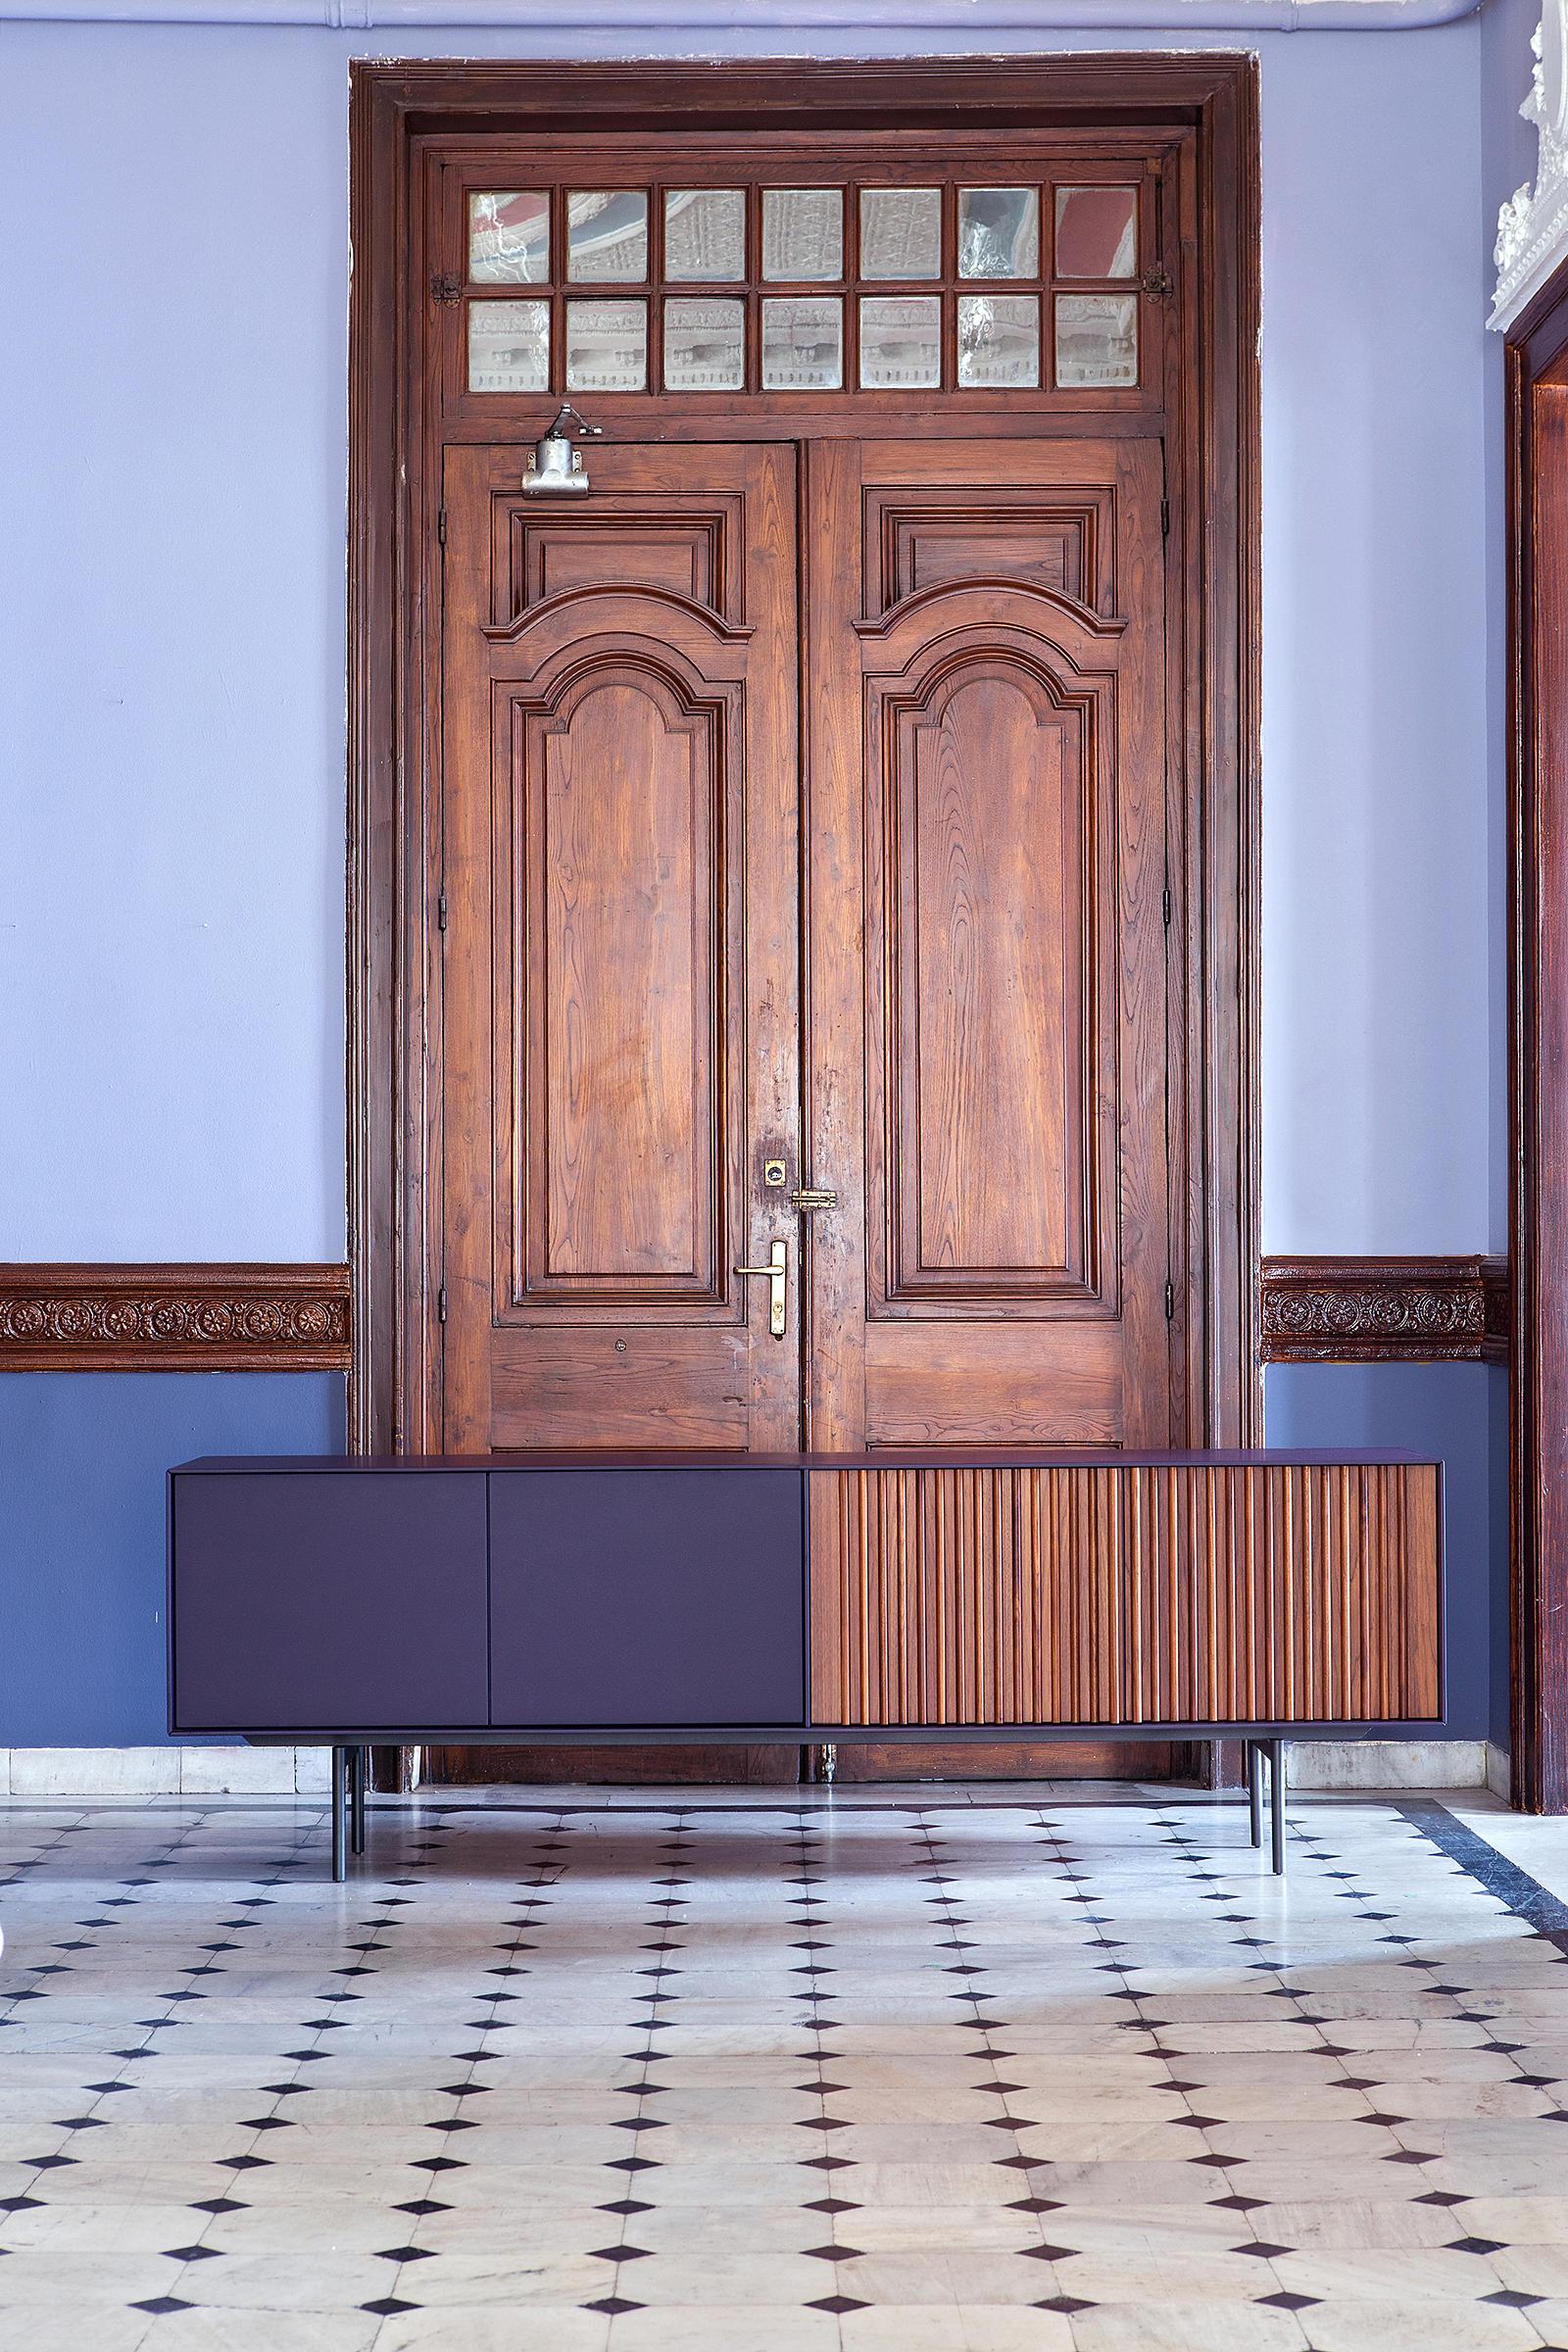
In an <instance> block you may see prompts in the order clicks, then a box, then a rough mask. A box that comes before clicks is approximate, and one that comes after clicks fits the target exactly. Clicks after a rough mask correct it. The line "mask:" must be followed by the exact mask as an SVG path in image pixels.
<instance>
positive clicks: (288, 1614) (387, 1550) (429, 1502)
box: [172, 1470, 489, 1732]
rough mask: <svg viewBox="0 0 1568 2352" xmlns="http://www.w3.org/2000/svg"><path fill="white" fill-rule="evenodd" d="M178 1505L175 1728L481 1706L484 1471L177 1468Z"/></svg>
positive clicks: (344, 1725) (430, 1718)
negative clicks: (206, 1471)
mask: <svg viewBox="0 0 1568 2352" xmlns="http://www.w3.org/2000/svg"><path fill="white" fill-rule="evenodd" d="M172 1510H173V1525H172V1558H173V1584H174V1611H175V1619H176V1624H177V1633H178V1638H177V1642H176V1644H175V1649H174V1655H173V1700H174V1705H173V1718H174V1720H173V1728H174V1729H175V1730H176V1731H182V1732H249V1731H308V1732H332V1731H337V1730H341V1729H352V1728H364V1729H366V1730H373V1729H374V1728H376V1727H377V1726H379V1725H383V1724H384V1725H386V1726H387V1727H388V1728H389V1729H391V1730H394V1731H395V1730H399V1729H402V1728H405V1727H406V1726H408V1725H409V1724H436V1725H439V1724H449V1723H464V1724H467V1723H482V1722H484V1721H485V1720H486V1715H485V1710H486V1708H487V1706H488V1703H489V1696H488V1691H487V1689H486V1681H487V1672H486V1639H485V1481H484V1479H483V1477H482V1476H477V1477H476V1476H474V1475H473V1473H471V1472H466V1471H462V1470H435V1471H428V1472H426V1471H417V1472H415V1471H404V1470H385V1471H377V1470H362V1471H358V1472H356V1473H355V1475H354V1476H353V1477H352V1478H343V1477H340V1476H335V1475H333V1474H332V1473H330V1472H326V1471H320V1472H317V1471H309V1470H307V1471H289V1472H286V1473H285V1472H278V1471H265V1470H259V1471H255V1472H249V1471H246V1472H240V1473H234V1472H227V1473H225V1474H224V1475H222V1476H221V1477H212V1476H206V1475H203V1474H202V1473H200V1472H195V1473H182V1474H180V1475H179V1476H178V1477H176V1478H175V1479H174V1481H173V1495H172Z"/></svg>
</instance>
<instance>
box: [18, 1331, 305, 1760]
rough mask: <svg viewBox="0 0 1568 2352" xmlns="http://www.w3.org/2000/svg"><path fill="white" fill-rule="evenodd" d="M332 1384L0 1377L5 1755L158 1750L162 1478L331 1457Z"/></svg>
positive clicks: (226, 1376) (224, 1378) (293, 1377)
mask: <svg viewBox="0 0 1568 2352" xmlns="http://www.w3.org/2000/svg"><path fill="white" fill-rule="evenodd" d="M343 1444H344V1384H343V1379H342V1376H341V1374H339V1373H335V1372H11V1373H6V1374H4V1375H0V1747H152V1746H158V1745H161V1744H162V1743H163V1742H164V1741H165V1740H167V1738H168V1734H167V1732H166V1730H165V1691H164V1474H165V1472H166V1471H167V1469H168V1468H169V1465H170V1464H171V1463H172V1462H183V1461H189V1459H190V1458H191V1456H192V1455H193V1454H198V1453H340V1452H341V1451H342V1450H343Z"/></svg>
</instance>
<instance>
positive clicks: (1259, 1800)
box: [1247, 1740, 1263, 1845]
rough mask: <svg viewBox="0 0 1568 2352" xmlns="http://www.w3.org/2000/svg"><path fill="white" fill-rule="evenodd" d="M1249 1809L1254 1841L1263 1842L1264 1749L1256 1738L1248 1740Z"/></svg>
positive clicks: (1255, 1843)
mask: <svg viewBox="0 0 1568 2352" xmlns="http://www.w3.org/2000/svg"><path fill="white" fill-rule="evenodd" d="M1247 1810H1248V1815H1249V1820H1250V1828H1251V1833H1252V1843H1253V1844H1254V1845H1261V1844H1262V1842H1263V1750H1262V1749H1261V1747H1259V1745H1258V1743H1257V1741H1256V1740H1248V1742H1247Z"/></svg>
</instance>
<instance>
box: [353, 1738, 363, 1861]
mask: <svg viewBox="0 0 1568 2352" xmlns="http://www.w3.org/2000/svg"><path fill="white" fill-rule="evenodd" d="M366 1752H367V1751H366V1750H365V1749H364V1748H363V1747H354V1748H351V1749H350V1751H349V1826H350V1831H351V1842H352V1845H353V1849H354V1851H355V1853H357V1854H363V1853H364V1851H365V1763H366Z"/></svg>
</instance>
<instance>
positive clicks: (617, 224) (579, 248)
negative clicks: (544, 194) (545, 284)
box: [566, 188, 648, 285]
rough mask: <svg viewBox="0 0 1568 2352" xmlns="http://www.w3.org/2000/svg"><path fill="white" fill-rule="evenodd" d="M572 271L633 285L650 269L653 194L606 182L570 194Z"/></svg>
mask: <svg viewBox="0 0 1568 2352" xmlns="http://www.w3.org/2000/svg"><path fill="white" fill-rule="evenodd" d="M566 275H567V276H568V277H569V278H570V279H572V281H573V283H574V284H577V285H582V284H584V283H586V282H587V281H588V280H590V279H595V280H598V281H599V282H600V283H607V282H610V281H614V282H616V283H618V284H620V285H630V284H634V283H636V282H638V281H639V280H641V279H642V278H645V277H646V276H647V275H648V197H647V195H646V193H645V191H644V190H643V189H641V188H601V189H598V190H589V191H586V192H579V193H578V194H576V195H572V196H568V197H567V198H566Z"/></svg>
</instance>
